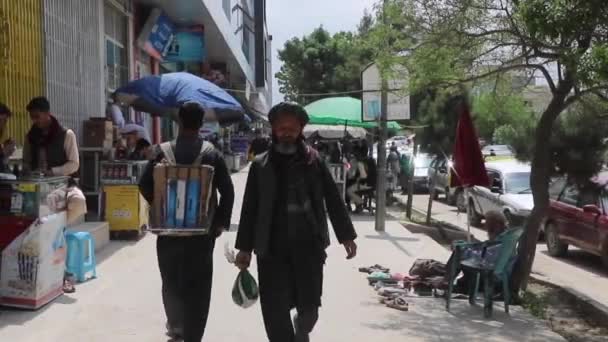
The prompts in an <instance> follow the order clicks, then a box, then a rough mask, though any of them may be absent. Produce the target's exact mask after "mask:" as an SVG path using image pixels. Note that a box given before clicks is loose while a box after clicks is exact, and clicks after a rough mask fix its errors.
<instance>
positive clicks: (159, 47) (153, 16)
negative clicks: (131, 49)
mask: <svg viewBox="0 0 608 342" xmlns="http://www.w3.org/2000/svg"><path fill="white" fill-rule="evenodd" d="M174 34H175V25H174V24H173V23H172V22H171V19H169V17H168V16H167V15H165V14H164V13H163V12H162V11H161V10H160V9H158V8H155V9H154V10H152V12H151V13H150V16H149V17H148V20H147V21H146V24H145V25H144V27H143V29H142V31H141V34H140V35H139V38H138V40H137V42H138V44H139V47H140V48H142V49H143V50H144V51H146V52H147V53H148V55H150V56H151V57H153V58H155V59H157V60H159V61H162V60H163V56H165V54H166V52H167V50H168V49H169V46H170V45H171V42H172V41H173V38H174Z"/></svg>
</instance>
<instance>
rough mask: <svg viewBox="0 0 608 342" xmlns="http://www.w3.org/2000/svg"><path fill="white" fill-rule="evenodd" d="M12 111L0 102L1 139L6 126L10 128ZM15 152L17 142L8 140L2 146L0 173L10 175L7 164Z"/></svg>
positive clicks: (0, 151)
mask: <svg viewBox="0 0 608 342" xmlns="http://www.w3.org/2000/svg"><path fill="white" fill-rule="evenodd" d="M11 115H12V114H11V110H10V109H9V108H8V107H7V106H6V105H5V104H3V103H2V102H0V137H1V136H2V135H3V134H4V131H5V130H6V126H8V119H9V118H10V117H11ZM14 152H15V141H14V140H13V139H10V138H9V139H6V140H5V141H4V142H3V143H2V144H0V172H3V173H6V172H8V173H10V172H11V170H9V168H8V166H7V164H8V158H9V157H10V156H11V155H12V154H13V153H14Z"/></svg>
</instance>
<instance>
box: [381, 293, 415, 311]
mask: <svg viewBox="0 0 608 342" xmlns="http://www.w3.org/2000/svg"><path fill="white" fill-rule="evenodd" d="M383 303H384V304H386V306H387V307H389V308H391V309H396V310H400V311H409V304H408V302H407V301H406V297H405V296H397V297H395V298H385V300H384V301H383Z"/></svg>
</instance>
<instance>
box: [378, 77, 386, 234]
mask: <svg viewBox="0 0 608 342" xmlns="http://www.w3.org/2000/svg"><path fill="white" fill-rule="evenodd" d="M381 77H382V90H381V94H380V125H379V128H380V132H379V133H380V139H379V140H378V175H377V176H378V179H377V181H376V231H379V232H383V231H384V229H385V223H386V139H387V136H388V134H387V128H386V126H387V125H386V119H387V116H388V113H387V112H388V91H387V89H388V85H387V83H388V82H386V79H385V78H384V76H382V74H381Z"/></svg>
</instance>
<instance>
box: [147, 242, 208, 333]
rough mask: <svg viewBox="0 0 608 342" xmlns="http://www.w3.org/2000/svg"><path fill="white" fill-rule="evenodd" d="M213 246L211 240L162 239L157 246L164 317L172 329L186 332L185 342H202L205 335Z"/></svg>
mask: <svg viewBox="0 0 608 342" xmlns="http://www.w3.org/2000/svg"><path fill="white" fill-rule="evenodd" d="M214 246H215V239H214V238H213V237H210V236H189V237H169V236H160V237H158V239H157V242H156V251H157V255H158V265H159V268H160V275H161V278H162V283H163V289H162V292H163V303H164V306H165V313H166V315H167V320H168V323H169V325H170V326H171V327H172V328H178V329H180V328H181V329H183V338H184V342H200V341H201V340H202V339H203V335H204V333H205V326H206V325H207V317H208V316H209V302H210V301H211V284H212V279H213V248H214Z"/></svg>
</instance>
